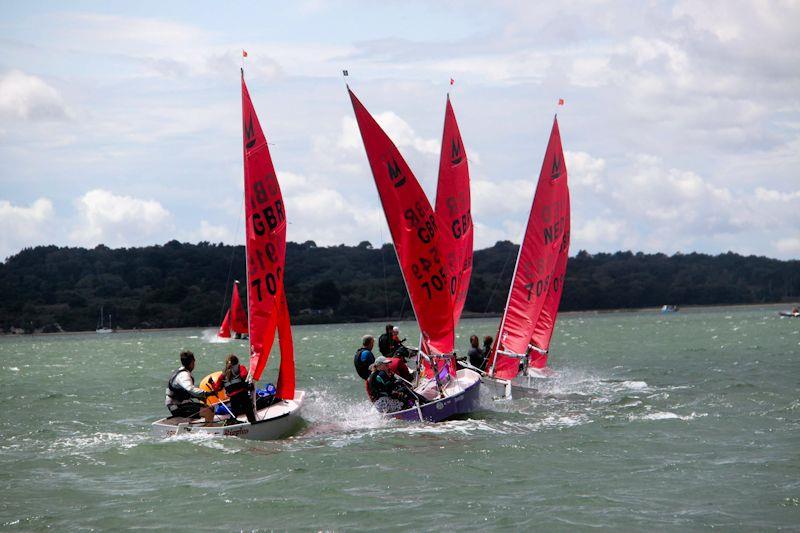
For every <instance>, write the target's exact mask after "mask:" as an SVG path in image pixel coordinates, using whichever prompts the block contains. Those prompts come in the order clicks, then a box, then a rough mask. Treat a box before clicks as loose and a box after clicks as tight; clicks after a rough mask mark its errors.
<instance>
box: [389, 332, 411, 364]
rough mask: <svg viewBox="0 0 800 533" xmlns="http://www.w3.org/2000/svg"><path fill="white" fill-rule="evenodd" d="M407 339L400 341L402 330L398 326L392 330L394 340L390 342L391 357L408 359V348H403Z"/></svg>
mask: <svg viewBox="0 0 800 533" xmlns="http://www.w3.org/2000/svg"><path fill="white" fill-rule="evenodd" d="M404 341H405V339H400V328H398V327H397V326H395V327H393V328H392V338H391V340H390V341H389V356H391V357H398V356H399V357H404V358H406V357H408V355H409V353H408V348H406V347H405V346H403V342H404Z"/></svg>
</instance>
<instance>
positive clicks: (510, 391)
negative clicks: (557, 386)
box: [481, 369, 554, 400]
mask: <svg viewBox="0 0 800 533" xmlns="http://www.w3.org/2000/svg"><path fill="white" fill-rule="evenodd" d="M529 372H530V375H528V376H524V375H521V374H520V375H518V376H517V377H515V378H514V379H512V380H508V379H499V378H493V377H489V376H488V375H487V374H484V375H482V376H481V383H482V384H483V386H484V387H486V388H487V389H488V390H490V391H491V392H492V397H493V398H494V399H495V400H511V399H513V398H533V397H535V396H538V394H539V391H538V386H539V384H541V383H542V381H544V380H547V379H552V378H553V377H554V375H553V373H552V372H551V373H547V374H545V373H540V372H537V371H536V370H535V369H529Z"/></svg>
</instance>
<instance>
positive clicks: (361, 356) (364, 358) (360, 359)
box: [353, 346, 375, 379]
mask: <svg viewBox="0 0 800 533" xmlns="http://www.w3.org/2000/svg"><path fill="white" fill-rule="evenodd" d="M365 352H366V353H365ZM374 362H375V356H374V355H373V354H372V351H371V350H370V349H369V348H365V347H363V346H362V347H361V348H359V349H358V350H356V355H355V356H354V357H353V365H354V366H355V367H356V373H357V374H358V375H359V376H360V377H361V379H367V378H368V377H369V367H370V365H371V364H372V363H374Z"/></svg>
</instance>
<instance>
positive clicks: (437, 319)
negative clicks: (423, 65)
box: [347, 87, 480, 422]
mask: <svg viewBox="0 0 800 533" xmlns="http://www.w3.org/2000/svg"><path fill="white" fill-rule="evenodd" d="M347 90H348V93H349V95H350V100H351V102H352V104H353V111H354V113H355V116H356V121H357V122H358V127H359V130H360V131H361V138H362V140H363V141H364V149H365V151H366V153H367V159H368V160H369V164H370V168H371V170H372V176H373V178H374V180H375V186H376V187H377V189H378V195H379V196H380V199H381V204H382V206H383V212H384V215H385V216H386V222H387V224H388V226H389V230H390V232H391V235H392V241H393V242H394V248H395V253H396V254H397V260H398V262H399V264H400V269H401V271H402V273H403V280H404V281H405V285H406V290H407V291H408V295H409V299H410V301H411V305H412V308H413V309H414V314H415V315H416V318H417V323H418V325H419V328H420V350H419V352H418V371H417V372H416V376H417V381H416V383H414V388H413V392H414V394H415V395H416V396H417V398H421V397H422V398H426V400H427V403H424V402H423V401H422V400H419V399H418V400H417V401H416V403H415V404H414V406H412V407H411V408H408V409H405V410H401V411H395V412H390V413H386V416H390V417H394V418H398V419H402V420H415V421H429V422H439V421H441V420H446V419H447V418H450V417H452V416H456V415H462V414H467V413H471V412H472V411H474V410H475V409H477V407H478V402H479V388H480V375H479V374H478V373H476V372H474V371H472V370H469V369H462V370H457V369H456V365H455V353H454V347H455V346H454V345H455V320H457V319H455V318H454V317H455V316H456V304H457V302H458V294H459V284H460V282H462V280H463V278H464V272H465V269H463V268H457V267H458V266H460V267H463V265H464V261H463V258H462V259H461V260H460V261H459V257H460V256H455V257H453V260H452V261H451V260H450V258H449V257H448V254H450V253H453V243H452V239H450V238H448V236H447V235H448V234H447V233H446V232H444V231H442V226H443V224H441V223H440V222H441V219H440V218H439V216H437V213H436V212H435V211H434V210H433V208H432V207H431V205H430V202H429V201H428V198H427V197H426V196H425V192H424V191H423V190H422V187H421V186H420V184H419V182H418V181H417V179H416V177H415V176H414V174H413V173H412V172H411V169H410V168H409V166H408V164H407V163H406V161H405V160H404V159H403V156H402V155H401V154H400V151H399V150H398V149H397V147H396V146H395V145H394V143H393V142H392V141H391V139H389V136H388V135H387V134H386V133H385V132H384V131H383V129H382V128H381V127H380V126H379V125H378V123H377V122H376V121H375V119H374V118H373V117H372V115H370V113H369V111H367V109H366V108H365V107H364V106H363V104H362V103H361V102H360V101H359V100H358V98H356V95H355V94H354V93H353V91H351V90H350V87H348V88H347ZM448 107H449V102H448ZM449 111H450V114H451V115H452V108H450V109H449ZM454 120H455V117H454V116H453V121H454ZM445 123H446V125H445V136H446V135H447V119H446V120H445ZM453 135H458V128H457V127H456V128H455V130H454V133H453ZM457 142H458V146H459V150H460V149H461V148H460V147H461V139H460V136H458V139H457ZM462 157H463V161H464V166H466V156H465V155H463V156H462ZM459 163H461V161H456V165H457V164H459ZM470 225H471V224H470ZM469 256H470V257H471V246H470V253H469ZM469 265H470V268H469V269H466V272H469V270H471V260H470V262H469ZM467 280H468V278H467ZM467 283H468V281H467ZM464 294H466V291H464ZM460 305H461V307H463V300H462V302H461V304H460ZM460 313H461V311H460V309H459V310H458V315H460Z"/></svg>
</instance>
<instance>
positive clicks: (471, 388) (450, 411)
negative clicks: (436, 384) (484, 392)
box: [386, 370, 481, 422]
mask: <svg viewBox="0 0 800 533" xmlns="http://www.w3.org/2000/svg"><path fill="white" fill-rule="evenodd" d="M458 376H459V380H458V381H459V382H460V383H464V382H466V386H464V388H463V390H460V391H459V392H455V393H453V394H449V395H448V396H446V397H445V398H441V399H439V400H435V401H432V402H431V403H426V404H425V405H422V406H420V407H419V408H417V407H412V408H411V409H406V410H404V411H397V412H394V413H386V416H390V417H392V418H397V419H398V420H410V421H417V422H420V421H426V422H441V421H442V420H447V419H448V418H451V417H453V416H457V415H464V414H468V413H471V412H473V411H475V410H476V409H478V404H479V403H480V402H479V400H480V385H481V380H480V376H479V375H478V374H477V373H475V372H473V371H472V370H459V371H458Z"/></svg>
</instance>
